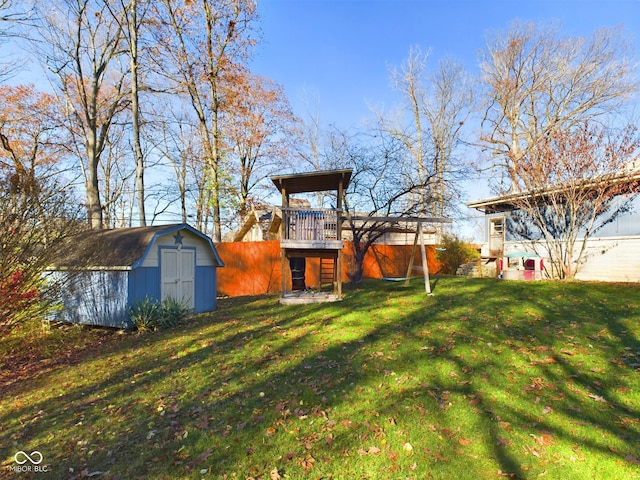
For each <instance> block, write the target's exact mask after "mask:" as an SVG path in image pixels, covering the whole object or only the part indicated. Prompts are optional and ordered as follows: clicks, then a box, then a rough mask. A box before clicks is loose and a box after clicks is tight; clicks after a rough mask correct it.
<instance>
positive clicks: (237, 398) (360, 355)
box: [0, 277, 640, 480]
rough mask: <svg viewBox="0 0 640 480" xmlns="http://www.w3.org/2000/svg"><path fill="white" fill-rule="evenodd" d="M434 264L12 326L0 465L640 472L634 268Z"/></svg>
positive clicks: (559, 475) (82, 471)
mask: <svg viewBox="0 0 640 480" xmlns="http://www.w3.org/2000/svg"><path fill="white" fill-rule="evenodd" d="M432 284H435V285H434V296H433V297H427V296H426V295H425V294H424V285H423V283H422V279H421V278H416V279H414V280H413V281H412V283H411V285H410V286H409V287H404V286H403V285H401V284H395V283H385V282H382V281H370V282H365V283H364V284H363V285H362V286H360V287H359V288H355V287H347V289H346V293H345V298H344V300H343V301H342V302H337V303H333V304H315V305H304V306H281V305H279V304H278V301H277V297H273V296H268V297H252V298H236V299H224V300H220V301H219V308H218V311H216V312H215V313H213V314H208V315H203V316H199V317H197V318H196V319H194V321H193V322H192V323H191V324H189V326H187V327H180V328H176V329H173V330H166V331H162V332H155V333H144V334H138V333H135V332H134V333H132V332H129V333H124V334H118V333H115V332H110V331H109V332H105V331H101V330H95V329H80V328H78V327H74V328H65V329H61V330H53V331H52V332H49V333H40V334H38V335H32V336H31V337H30V342H31V346H30V347H29V348H27V347H26V346H25V345H24V344H21V343H20V342H21V341H22V340H20V337H19V335H18V334H17V333H15V332H14V333H13V334H12V335H9V336H5V338H3V340H2V342H3V343H2V350H3V353H2V355H3V363H4V365H3V367H2V373H1V375H0V394H1V396H0V398H1V400H0V453H1V454H2V456H1V457H0V461H2V465H1V467H2V470H0V478H2V477H3V476H5V477H8V478H21V479H22V478H25V479H26V478H51V479H54V478H55V479H58V478H60V479H63V478H87V477H88V478H99V479H117V478H120V479H127V480H128V479H135V478H149V479H178V478H194V479H196V478H198V479H199V478H228V479H242V480H245V479H247V478H254V479H258V478H260V479H267V480H269V479H278V478H288V479H305V478H309V479H314V480H315V479H349V480H351V479H406V478H411V479H428V478H437V479H473V480H480V479H486V478H503V477H504V478H523V479H538V478H548V479H580V480H582V479H634V478H639V479H640V371H639V368H640V340H639V339H640V286H639V285H637V284H634V285H631V284H630V285H620V284H592V283H589V284H587V283H578V282H567V283H551V282H540V283H523V282H508V281H496V280H492V279H461V278H454V277H440V278H435V279H432ZM24 337H25V336H24V335H23V337H22V338H24ZM36 360H37V361H36ZM36 450H37V451H39V452H40V453H41V454H42V457H43V462H42V463H41V464H40V468H43V467H46V469H47V476H45V475H44V474H41V473H32V474H29V473H28V472H27V473H22V474H20V476H18V474H15V467H16V465H17V464H16V462H15V457H14V456H15V454H16V453H17V452H18V451H24V452H26V453H31V452H33V451H36ZM24 465H29V463H28V462H27V463H25V464H24ZM12 469H13V470H12ZM14 474H15V476H14V477H12V476H11V475H14Z"/></svg>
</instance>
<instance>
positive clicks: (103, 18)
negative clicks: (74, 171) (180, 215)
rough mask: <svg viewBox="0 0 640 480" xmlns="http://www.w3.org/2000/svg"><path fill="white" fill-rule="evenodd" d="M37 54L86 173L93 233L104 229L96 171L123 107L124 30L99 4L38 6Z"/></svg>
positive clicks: (85, 0) (88, 0) (83, 0)
mask: <svg viewBox="0 0 640 480" xmlns="http://www.w3.org/2000/svg"><path fill="white" fill-rule="evenodd" d="M39 14H40V18H41V24H40V25H39V27H38V28H37V30H36V31H37V33H38V34H39V38H34V43H35V45H36V47H37V48H36V50H37V54H38V55H39V57H40V58H41V59H42V61H43V63H44V64H45V65H46V67H47V68H48V69H49V71H50V72H51V73H52V76H53V82H54V86H55V88H56V91H57V92H58V95H59V96H60V101H61V104H62V106H63V109H64V111H65V113H66V115H67V124H68V128H69V131H70V132H71V133H72V135H73V138H74V140H75V151H76V155H77V156H78V159H79V161H80V165H81V167H82V169H83V173H84V181H85V188H86V195H87V216H88V220H89V225H90V226H91V228H94V229H99V228H102V227H103V216H102V200H101V195H100V182H99V178H98V166H99V163H100V157H101V155H102V154H103V152H104V150H105V148H106V146H107V139H108V135H109V130H110V128H111V126H112V123H113V122H114V120H115V119H116V117H117V116H118V115H119V114H120V113H121V112H122V111H123V110H124V109H125V108H126V107H127V102H126V98H127V93H128V87H129V86H128V85H127V78H128V71H127V69H126V68H125V67H124V65H123V64H122V63H120V61H121V60H123V59H124V58H125V57H123V56H122V53H123V51H122V46H123V45H122V34H123V32H122V27H121V23H119V22H116V21H115V20H114V19H113V17H112V16H111V15H110V14H109V12H108V10H107V8H106V6H105V4H104V3H103V2H101V1H98V0H58V1H56V2H54V3H51V2H47V3H43V4H40V5H39Z"/></svg>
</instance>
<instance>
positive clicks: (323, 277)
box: [320, 258, 336, 290]
mask: <svg viewBox="0 0 640 480" xmlns="http://www.w3.org/2000/svg"><path fill="white" fill-rule="evenodd" d="M335 281H336V272H335V269H334V259H333V258H321V259H320V290H322V286H323V285H329V286H330V287H331V289H333V284H334V283H335Z"/></svg>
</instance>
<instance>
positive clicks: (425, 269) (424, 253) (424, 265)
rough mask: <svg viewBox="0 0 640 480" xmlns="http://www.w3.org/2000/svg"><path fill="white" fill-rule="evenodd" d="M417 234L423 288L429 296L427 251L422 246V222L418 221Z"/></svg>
mask: <svg viewBox="0 0 640 480" xmlns="http://www.w3.org/2000/svg"><path fill="white" fill-rule="evenodd" d="M418 234H419V235H420V252H421V253H422V271H423V272H424V290H425V292H427V294H428V295H429V296H431V295H433V294H432V293H431V282H430V281H429V264H428V262H427V251H426V249H425V246H424V234H423V233H422V222H418Z"/></svg>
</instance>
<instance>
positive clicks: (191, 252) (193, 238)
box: [51, 223, 224, 328]
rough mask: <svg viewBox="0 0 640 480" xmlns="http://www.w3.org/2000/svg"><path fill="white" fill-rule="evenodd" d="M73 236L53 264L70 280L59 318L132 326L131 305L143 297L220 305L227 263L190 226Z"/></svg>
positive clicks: (205, 307) (199, 308)
mask: <svg viewBox="0 0 640 480" xmlns="http://www.w3.org/2000/svg"><path fill="white" fill-rule="evenodd" d="M70 241H71V242H73V247H74V248H73V249H71V253H68V254H66V255H64V256H63V257H61V258H58V259H57V260H56V262H55V265H54V267H53V268H52V269H51V275H54V276H55V277H58V278H60V277H63V276H64V277H65V278H64V280H65V285H66V288H65V289H64V291H63V293H62V298H61V299H60V304H61V309H60V310H59V311H58V312H57V314H56V316H55V320H61V321H66V322H73V323H80V324H87V325H101V326H108V327H119V328H130V327H132V324H131V322H130V320H129V317H128V309H129V308H130V307H132V306H133V305H135V304H136V302H139V301H142V300H144V299H145V298H149V299H152V300H155V301H159V302H160V301H163V300H165V299H168V298H173V299H176V300H178V301H181V302H185V303H186V305H187V306H188V307H189V308H190V309H191V310H192V311H193V312H195V313H201V312H207V311H211V310H215V308H216V269H217V268H219V267H223V266H224V264H223V263H222V261H221V260H220V257H219V256H218V253H217V251H216V249H215V247H214V245H213V243H212V241H211V239H210V238H209V237H208V236H207V235H205V234H204V233H202V232H200V231H199V230H196V229H195V228H193V227H191V226H190V225H187V224H185V223H182V224H174V225H162V226H149V227H136V228H119V229H112V230H93V231H89V232H84V233H82V234H81V235H78V236H75V237H71V238H70Z"/></svg>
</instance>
